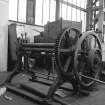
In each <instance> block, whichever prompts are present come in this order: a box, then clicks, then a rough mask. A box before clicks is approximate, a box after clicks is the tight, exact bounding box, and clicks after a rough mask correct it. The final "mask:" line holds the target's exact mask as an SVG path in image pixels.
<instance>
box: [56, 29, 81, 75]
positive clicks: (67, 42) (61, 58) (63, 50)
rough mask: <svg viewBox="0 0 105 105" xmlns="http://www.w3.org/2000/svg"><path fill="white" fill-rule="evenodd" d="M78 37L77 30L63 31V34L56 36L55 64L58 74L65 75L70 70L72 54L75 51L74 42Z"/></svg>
mask: <svg viewBox="0 0 105 105" xmlns="http://www.w3.org/2000/svg"><path fill="white" fill-rule="evenodd" d="M79 36H80V32H79V31H78V30H77V29H74V28H71V29H69V28H68V29H65V30H64V32H63V33H62V34H61V35H59V36H58V38H57V41H56V48H55V58H56V63H57V65H58V68H59V70H60V72H62V73H67V72H69V71H71V68H72V66H73V65H72V63H73V62H71V60H72V57H73V56H72V53H73V49H75V45H76V42H77V40H78V38H79Z"/></svg>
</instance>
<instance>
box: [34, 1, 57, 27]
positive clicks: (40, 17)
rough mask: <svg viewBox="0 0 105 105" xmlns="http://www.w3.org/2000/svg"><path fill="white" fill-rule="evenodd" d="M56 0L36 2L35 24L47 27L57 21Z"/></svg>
mask: <svg viewBox="0 0 105 105" xmlns="http://www.w3.org/2000/svg"><path fill="white" fill-rule="evenodd" d="M55 10H56V2H55V0H36V15H35V16H36V17H35V24H37V25H45V24H47V22H48V21H50V22H51V21H54V20H55Z"/></svg>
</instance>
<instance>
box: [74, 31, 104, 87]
mask: <svg viewBox="0 0 105 105" xmlns="http://www.w3.org/2000/svg"><path fill="white" fill-rule="evenodd" d="M101 62H102V51H101V43H100V40H99V38H98V36H97V34H96V33H95V32H93V31H88V32H85V33H83V35H82V36H81V38H80V39H79V40H78V42H77V46H76V50H75V54H74V72H75V75H76V77H77V78H78V80H79V83H80V85H82V86H84V87H89V86H92V85H93V83H94V82H95V79H98V78H99V74H100V70H101Z"/></svg>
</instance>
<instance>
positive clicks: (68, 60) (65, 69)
mask: <svg viewBox="0 0 105 105" xmlns="http://www.w3.org/2000/svg"><path fill="white" fill-rule="evenodd" d="M70 61H71V57H69V58H68V59H67V61H66V63H65V65H64V71H65V72H67V70H68V68H69V65H70Z"/></svg>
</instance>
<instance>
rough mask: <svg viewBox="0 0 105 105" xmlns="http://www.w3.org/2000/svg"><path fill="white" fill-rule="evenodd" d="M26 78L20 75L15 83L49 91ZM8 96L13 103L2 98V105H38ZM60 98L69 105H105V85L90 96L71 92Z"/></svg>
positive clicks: (15, 96) (99, 85)
mask: <svg viewBox="0 0 105 105" xmlns="http://www.w3.org/2000/svg"><path fill="white" fill-rule="evenodd" d="M26 78H27V77H26V76H25V75H20V76H17V77H16V78H15V79H14V82H15V81H16V82H17V81H18V82H21V83H22V81H23V82H24V83H23V84H26V85H27V86H29V87H31V88H32V89H33V90H34V89H36V87H39V88H38V89H39V91H40V90H42V89H47V88H45V87H43V86H44V85H43V86H42V84H41V85H40V84H38V83H33V82H27V81H26V80H28V79H26ZM41 80H42V79H41ZM41 88H42V89H41ZM44 92H45V91H44ZM6 95H7V96H9V97H11V98H12V101H11V100H8V99H6V98H5V97H2V96H1V97H0V105H37V104H36V103H33V102H30V101H29V100H27V99H25V98H24V97H20V96H17V95H15V94H13V93H11V92H7V93H6ZM59 98H60V99H62V100H63V101H64V102H66V103H68V105H105V85H102V84H98V86H97V89H96V90H95V91H92V92H90V95H89V96H80V95H72V94H71V91H70V92H68V93H67V95H65V97H62V96H59Z"/></svg>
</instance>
